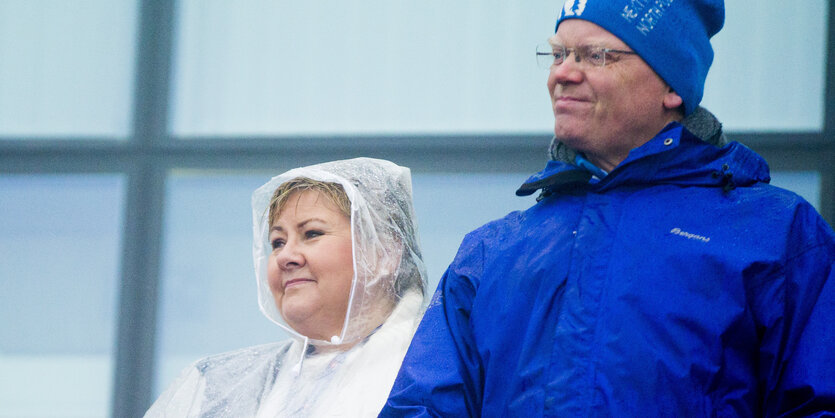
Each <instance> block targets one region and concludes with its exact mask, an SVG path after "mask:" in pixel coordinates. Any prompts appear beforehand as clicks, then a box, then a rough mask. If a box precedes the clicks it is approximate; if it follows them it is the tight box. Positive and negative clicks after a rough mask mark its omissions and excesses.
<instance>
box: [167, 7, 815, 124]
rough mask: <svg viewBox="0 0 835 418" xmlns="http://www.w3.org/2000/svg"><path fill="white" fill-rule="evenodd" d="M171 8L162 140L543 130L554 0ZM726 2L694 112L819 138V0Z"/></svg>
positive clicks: (546, 119) (547, 117)
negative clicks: (542, 49)
mask: <svg viewBox="0 0 835 418" xmlns="http://www.w3.org/2000/svg"><path fill="white" fill-rule="evenodd" d="M179 4H180V10H179V13H178V17H179V25H180V26H179V28H178V29H179V32H178V36H177V41H176V42H177V48H176V51H178V53H177V55H176V56H175V59H174V62H175V71H174V79H173V86H174V90H173V95H172V97H173V101H172V107H171V109H172V112H173V114H172V117H171V120H172V124H173V126H172V131H173V133H174V134H175V135H177V136H182V137H189V136H195V135H198V136H212V135H219V136H229V135H241V134H247V135H276V134H278V135H293V134H305V135H306V134H312V135H317V134H397V133H438V132H443V133H462V134H467V133H484V132H489V133H504V132H514V133H525V132H530V133H542V132H548V131H549V130H550V126H551V125H552V123H553V117H552V115H551V112H550V106H549V99H548V95H547V90H546V88H545V80H546V77H547V74H546V73H544V72H542V71H541V70H539V69H538V68H537V66H536V63H535V60H534V57H533V52H534V48H535V45H536V44H537V43H540V42H542V41H544V40H545V39H547V38H548V37H549V36H550V35H551V34H552V28H553V27H554V20H555V18H556V16H557V14H558V9H559V5H558V4H554V2H548V1H544V0H537V1H534V2H520V1H517V2H504V3H496V2H472V1H469V2H452V3H450V2H444V1H441V0H429V1H422V2H386V1H384V0H370V1H369V0H351V1H326V2H308V3H298V4H294V3H287V2H264V1H257V0H247V1H243V2H235V3H232V2H211V3H206V2H200V1H199V0H184V1H181V2H180V3H179ZM725 6H726V15H727V19H726V25H725V28H724V29H723V30H722V31H721V32H720V33H719V34H718V35H717V36H716V37H715V38H714V40H713V44H714V49H715V50H716V59H715V61H714V65H713V67H712V69H711V71H710V74H709V76H708V80H707V86H706V89H705V99H704V102H703V104H704V105H705V106H706V107H708V108H709V109H711V110H712V111H713V112H714V113H716V114H717V115H718V116H719V118H720V119H721V120H722V121H724V122H725V128H726V129H727V130H736V131H740V130H742V131H745V130H778V131H792V130H801V131H819V130H820V129H821V128H822V120H823V101H824V91H825V89H824V75H825V71H824V68H825V62H824V58H825V56H826V16H827V7H828V5H827V1H826V0H808V1H804V3H803V7H786V4H785V2H782V1H779V0H764V1H759V2H755V3H750V4H749V3H747V2H726V4H725ZM439 10H441V11H442V12H440V13H439ZM775 51H779V53H776V54H775ZM787 74H788V76H787ZM775 86H779V87H778V88H775Z"/></svg>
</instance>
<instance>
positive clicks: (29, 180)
mask: <svg viewBox="0 0 835 418" xmlns="http://www.w3.org/2000/svg"><path fill="white" fill-rule="evenodd" d="M123 193H124V181H123V178H122V177H121V176H118V175H12V176H9V175H6V176H0V323H2V324H3V325H2V326H0V376H2V378H0V416H4V417H67V416H79V417H81V416H84V417H97V416H98V417H104V416H107V415H108V414H109V412H110V397H111V392H112V388H111V381H112V378H113V353H114V343H115V335H114V333H115V326H116V318H117V313H118V309H117V306H116V305H117V293H118V292H117V285H118V277H119V262H118V260H119V257H120V255H121V249H120V235H121V231H122V225H121V223H122V217H123V215H122V209H123V204H122V198H123Z"/></svg>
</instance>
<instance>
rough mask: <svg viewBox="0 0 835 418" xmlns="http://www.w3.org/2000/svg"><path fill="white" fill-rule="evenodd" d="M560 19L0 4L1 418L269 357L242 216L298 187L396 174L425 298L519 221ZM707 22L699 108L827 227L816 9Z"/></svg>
mask: <svg viewBox="0 0 835 418" xmlns="http://www.w3.org/2000/svg"><path fill="white" fill-rule="evenodd" d="M561 3H562V2H559V1H554V0H551V1H545V0H525V1H522V0H513V1H507V0H465V1H458V2H450V1H445V0H423V1H420V2H417V1H399V0H313V1H284V0H273V1H268V0H243V1H232V0H181V1H179V2H175V1H173V0H172V1H161V0H119V1H113V0H0V417H51V416H55V417H59V416H60V417H96V416H99V417H104V416H113V417H122V416H124V417H135V416H141V415H142V413H143V411H144V410H145V408H147V407H148V406H149V405H150V402H152V400H153V399H154V398H155V397H156V396H157V394H158V393H159V392H160V391H161V390H163V389H164V388H165V385H167V384H168V383H170V382H171V380H172V379H173V378H174V377H175V376H176V374H177V373H178V372H179V371H180V370H181V369H182V368H183V367H185V366H186V365H188V364H189V363H190V362H192V361H193V360H195V359H197V358H198V357H200V356H203V355H206V354H210V353H217V352H221V351H225V350H231V349H234V348H239V347H244V346H248V345H253V344H258V343H266V342H272V341H276V340H279V339H281V338H283V335H281V334H280V332H279V330H278V328H277V327H275V326H273V325H272V324H271V323H270V322H269V321H267V319H265V318H264V317H262V316H261V314H260V313H259V312H258V308H257V304H256V289H255V279H254V275H253V273H252V255H251V252H250V248H251V218H252V215H251V210H250V206H249V199H250V193H251V192H252V191H253V190H254V189H255V188H256V187H257V186H259V185H261V184H262V183H264V182H266V181H267V180H268V179H269V178H270V177H272V176H274V175H277V174H279V173H281V172H283V171H285V170H287V169H290V168H292V167H296V166H300V165H307V164H313V163H318V162H322V161H326V160H332V159H342V158H351V157H356V156H371V157H378V158H386V159H389V160H392V161H395V162H396V163H398V164H401V165H405V166H408V167H411V169H412V173H413V179H414V198H415V203H416V210H417V217H418V222H419V225H420V233H421V241H422V245H423V248H424V251H425V256H426V261H427V265H428V270H429V275H430V279H431V283H430V287H431V288H432V289H434V287H435V285H436V284H437V282H438V280H439V279H440V277H441V275H442V274H443V271H444V270H445V268H446V265H447V264H448V263H449V262H450V261H451V260H452V257H453V256H454V254H455V250H456V248H457V246H458V244H459V243H460V241H461V239H462V238H463V236H464V234H465V233H466V232H468V231H469V230H471V229H473V228H475V227H476V226H478V225H480V224H482V223H484V222H486V221H488V220H490V219H494V218H497V217H500V216H503V215H504V214H505V213H507V212H508V211H511V210H515V209H522V208H525V207H528V206H530V205H531V204H532V203H533V198H518V197H516V196H515V195H514V191H515V189H516V187H517V186H519V185H520V184H521V183H522V182H523V181H524V180H525V178H526V177H527V176H528V175H529V174H530V173H533V172H535V171H537V170H539V169H540V168H541V167H543V166H544V164H545V158H546V157H545V155H546V148H547V146H548V143H549V141H550V139H551V134H550V132H551V129H552V125H553V119H552V115H551V111H550V105H549V99H548V94H547V90H546V88H545V80H546V77H547V74H546V73H545V72H543V71H542V70H540V69H539V68H538V67H537V65H536V62H535V59H534V50H535V46H536V44H537V43H541V42H543V41H545V40H546V39H547V38H548V37H549V36H550V35H551V34H552V33H553V27H554V21H555V18H556V16H557V11H558V9H559V7H560V6H561ZM726 7H727V19H726V25H725V29H724V30H723V31H722V32H720V33H719V35H718V36H716V37H715V38H714V47H715V50H716V60H715V62H714V65H713V68H712V70H711V72H710V75H709V77H708V82H707V88H706V91H705V99H704V102H703V105H704V106H705V107H707V108H709V109H710V110H711V111H713V112H714V113H715V114H716V115H717V116H718V117H719V118H720V119H721V120H722V121H723V122H724V126H725V129H726V132H727V133H728V135H729V137H730V138H731V139H734V140H739V141H741V142H743V143H745V144H746V145H748V146H750V147H752V148H753V149H755V150H757V151H758V152H760V153H761V154H762V155H763V156H765V157H766V159H767V160H768V161H769V163H770V164H771V168H772V175H773V183H775V184H777V185H780V186H783V187H786V188H789V189H791V190H794V191H796V192H798V193H799V194H801V195H802V196H804V197H805V198H806V199H807V200H809V201H810V202H811V203H812V204H813V205H815V206H816V207H817V208H818V210H819V211H821V213H822V214H823V215H824V217H825V218H826V219H827V220H828V222H830V224H832V223H833V221H835V81H833V80H835V53H833V47H832V45H833V44H835V23H833V15H835V13H833V7H834V6H833V4H832V2H830V1H827V0H804V1H803V2H793V3H787V2H785V1H778V0H762V1H757V2H740V1H728V2H726ZM729 227H732V225H731V226H729Z"/></svg>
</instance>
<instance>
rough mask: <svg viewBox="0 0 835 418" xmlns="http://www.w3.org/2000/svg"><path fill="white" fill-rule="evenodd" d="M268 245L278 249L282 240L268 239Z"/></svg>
mask: <svg viewBox="0 0 835 418" xmlns="http://www.w3.org/2000/svg"><path fill="white" fill-rule="evenodd" d="M270 246H272V247H273V249H274V250H276V249H279V248H281V247H283V246H284V240H283V239H280V238H276V239H274V240H272V241H270Z"/></svg>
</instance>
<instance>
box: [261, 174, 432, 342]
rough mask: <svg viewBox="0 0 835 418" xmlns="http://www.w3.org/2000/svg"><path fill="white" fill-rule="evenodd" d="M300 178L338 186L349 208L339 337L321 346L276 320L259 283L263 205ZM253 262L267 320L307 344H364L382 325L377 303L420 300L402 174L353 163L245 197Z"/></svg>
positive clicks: (264, 245) (264, 239) (265, 254)
mask: <svg viewBox="0 0 835 418" xmlns="http://www.w3.org/2000/svg"><path fill="white" fill-rule="evenodd" d="M299 177H305V178H309V179H312V180H317V181H323V182H330V183H336V184H339V185H341V186H342V188H343V190H344V191H345V193H346V195H347V196H348V199H349V200H350V202H351V216H350V218H351V219H350V221H351V244H352V256H353V270H354V274H353V278H352V284H351V290H350V295H348V298H349V300H348V305H347V312H346V313H345V320H344V324H343V326H342V331H341V332H340V334H339V335H334V336H333V337H332V338H331V339H330V340H329V341H319V340H314V339H310V338H309V336H306V335H302V334H301V333H299V332H298V331H296V330H295V329H293V328H292V327H291V326H289V325H288V324H287V322H286V321H285V320H284V318H283V317H282V315H281V313H280V312H279V310H278V308H277V307H276V304H275V299H274V297H273V294H272V292H271V290H270V285H269V281H268V278H267V263H268V262H269V261H270V255H271V253H272V247H271V245H270V242H269V234H270V224H269V219H268V218H269V213H268V212H269V206H270V202H271V201H272V199H273V194H274V193H275V190H276V189H277V188H278V187H279V186H280V185H282V184H283V183H285V182H287V181H289V180H292V179H295V178H299ZM252 216H253V244H252V247H253V248H252V251H253V259H254V263H255V276H256V280H257V283H258V305H259V307H260V309H261V312H262V313H263V314H264V315H265V316H266V317H267V318H268V319H270V320H271V321H273V322H275V323H276V324H278V325H279V326H281V327H282V328H284V329H286V330H287V331H288V332H290V333H291V334H292V335H295V336H297V337H299V338H302V339H304V340H305V341H308V340H310V342H311V343H312V344H314V345H327V344H337V345H338V344H345V343H350V342H354V341H357V340H360V339H362V338H365V337H367V336H368V335H369V334H370V333H371V332H373V330H374V329H375V328H376V327H377V326H379V325H380V324H381V323H382V320H385V318H378V317H377V316H379V315H378V314H377V312H379V306H380V303H381V299H386V300H387V301H389V302H393V303H394V304H397V303H398V301H399V299H400V298H401V297H402V296H404V295H405V293H407V292H408V291H413V290H416V291H418V292H419V293H421V294H423V293H424V289H425V287H426V270H425V267H424V263H423V258H422V255H421V251H420V247H419V245H418V242H419V240H418V232H417V225H416V224H415V215H414V208H413V205H412V183H411V174H410V171H409V169H408V168H406V167H400V166H398V165H396V164H394V163H391V162H389V161H385V160H377V159H371V158H356V159H352V160H342V161H333V162H328V163H323V164H317V165H312V166H308V167H302V168H296V169H293V170H290V171H287V172H285V173H283V174H281V175H278V176H276V177H273V178H272V180H270V181H269V182H267V183H266V184H264V185H263V186H261V187H259V188H258V189H257V190H255V192H253V194H252Z"/></svg>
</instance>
